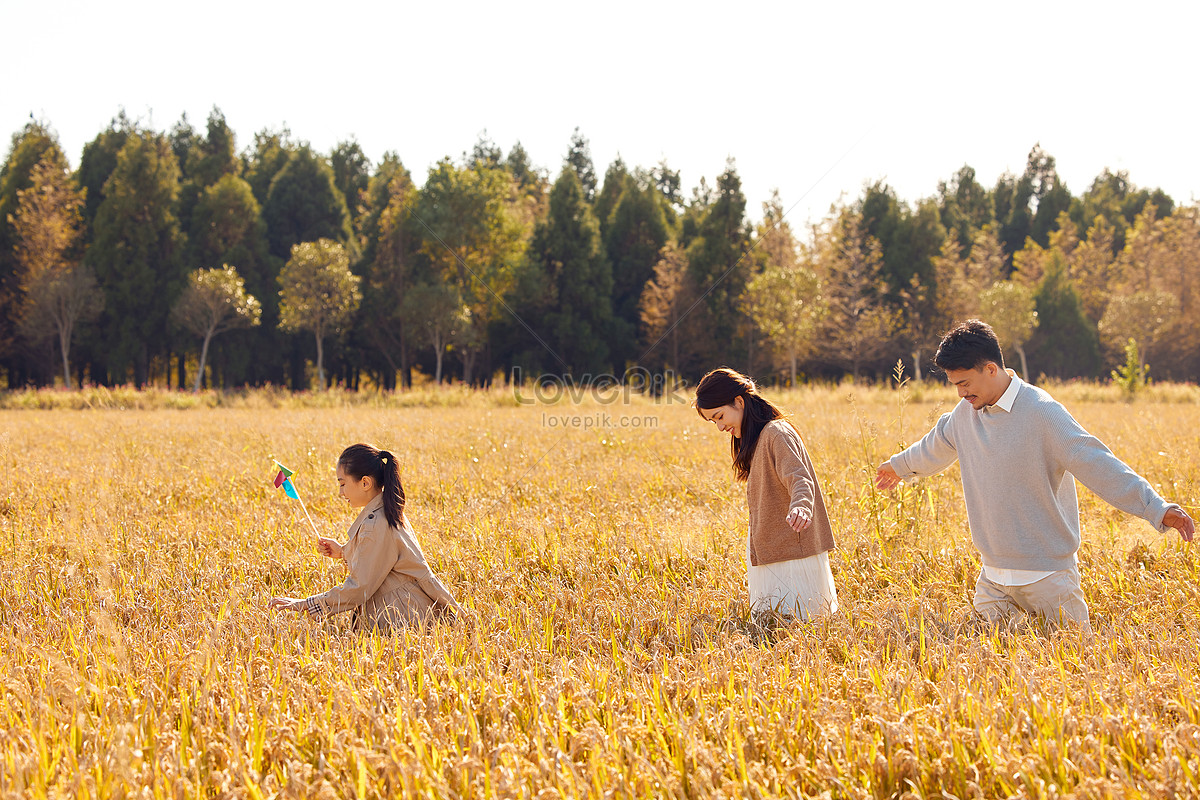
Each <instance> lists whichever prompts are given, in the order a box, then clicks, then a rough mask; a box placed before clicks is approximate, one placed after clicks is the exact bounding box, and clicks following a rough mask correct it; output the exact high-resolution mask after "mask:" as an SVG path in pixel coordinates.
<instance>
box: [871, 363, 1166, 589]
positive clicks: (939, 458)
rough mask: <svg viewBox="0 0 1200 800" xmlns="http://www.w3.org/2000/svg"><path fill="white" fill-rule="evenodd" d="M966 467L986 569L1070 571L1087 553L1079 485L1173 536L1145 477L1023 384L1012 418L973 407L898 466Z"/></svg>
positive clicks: (959, 411) (898, 459)
mask: <svg viewBox="0 0 1200 800" xmlns="http://www.w3.org/2000/svg"><path fill="white" fill-rule="evenodd" d="M955 459H957V460H958V462H959V465H960V467H961V472H962V486H963V495H964V497H965V499H966V502H967V520H968V521H969V522H970V524H971V539H972V541H974V542H975V546H976V547H978V548H979V552H980V554H981V555H982V557H983V563H984V564H987V565H989V566H993V567H1001V568H1003V569H1028V570H1046V571H1050V570H1060V569H1069V568H1070V567H1071V566H1073V565H1074V563H1075V553H1076V551H1078V550H1079V499H1078V497H1077V496H1076V494H1075V479H1076V478H1078V479H1079V482H1080V483H1082V484H1083V485H1084V486H1086V487H1087V488H1089V489H1091V490H1092V491H1093V492H1095V493H1096V494H1097V495H1098V496H1099V497H1100V498H1101V499H1103V500H1105V501H1106V502H1108V503H1109V504H1111V505H1112V506H1114V507H1116V508H1119V509H1120V510H1122V511H1124V512H1126V513H1129V514H1133V515H1134V516H1137V517H1141V518H1142V519H1144V520H1146V521H1147V522H1149V523H1150V524H1151V525H1153V526H1155V527H1156V528H1157V529H1158V530H1159V531H1160V532H1163V533H1165V532H1166V531H1168V530H1170V528H1169V527H1167V526H1165V525H1163V524H1162V520H1163V515H1165V514H1166V513H1167V510H1168V509H1170V508H1178V506H1175V505H1174V504H1172V503H1168V502H1166V501H1165V500H1164V499H1163V498H1162V497H1161V496H1159V494H1158V492H1156V491H1154V489H1153V487H1151V486H1150V484H1149V483H1147V482H1146V480H1145V479H1144V478H1142V477H1141V476H1139V475H1138V474H1137V473H1135V472H1134V471H1133V470H1132V469H1130V468H1129V467H1128V466H1126V465H1125V463H1124V462H1122V461H1121V460H1120V459H1118V458H1117V457H1116V456H1114V455H1113V454H1112V451H1111V450H1109V449H1108V448H1107V447H1105V446H1104V444H1103V443H1102V442H1101V441H1100V440H1099V439H1097V438H1096V437H1095V436H1092V435H1091V434H1090V433H1088V432H1087V431H1085V430H1084V429H1083V427H1082V426H1080V424H1079V423H1078V422H1076V421H1075V419H1074V418H1073V417H1072V416H1071V415H1070V413H1068V412H1067V410H1066V409H1065V408H1063V406H1062V404H1061V403H1059V402H1058V401H1057V400H1055V399H1054V398H1052V397H1051V396H1050V395H1049V394H1047V393H1046V392H1045V391H1043V390H1042V389H1039V388H1037V387H1036V386H1030V385H1029V384H1027V383H1023V384H1021V386H1020V388H1019V390H1018V392H1017V397H1016V400H1015V401H1014V403H1013V407H1012V410H1011V411H1009V412H1005V411H1003V410H1001V409H995V408H991V407H988V408H984V409H982V410H980V411H976V410H975V409H974V408H972V407H971V404H970V403H968V402H967V401H966V400H962V401H960V402H959V404H958V405H957V406H955V407H954V410H953V411H951V412H950V413H948V414H943V415H942V418H941V419H939V420H938V423H937V425H935V426H934V428H933V430H931V431H930V432H929V433H927V434H926V435H925V437H924V438H923V439H921V441H919V442H917V443H916V444H914V445H912V446H911V447H909V448H908V449H907V450H904V451H903V452H901V453H897V454H896V455H894V456H892V458H891V461H890V463H891V465H892V469H894V470H896V474H897V475H899V476H900V477H901V478H913V477H925V476H928V475H933V474H935V473H938V472H941V471H942V470H944V469H946V468H947V467H949V466H950V465H951V464H953V463H954V461H955Z"/></svg>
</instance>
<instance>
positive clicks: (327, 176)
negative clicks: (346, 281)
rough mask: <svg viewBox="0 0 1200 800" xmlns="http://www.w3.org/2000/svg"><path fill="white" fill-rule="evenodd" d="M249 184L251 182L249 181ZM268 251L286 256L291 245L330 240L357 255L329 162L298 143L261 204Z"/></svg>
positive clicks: (306, 146)
mask: <svg viewBox="0 0 1200 800" xmlns="http://www.w3.org/2000/svg"><path fill="white" fill-rule="evenodd" d="M251 185H252V186H253V184H251ZM263 219H264V220H265V221H266V223H267V241H268V243H269V244H270V250H271V254H272V255H274V256H275V257H277V258H289V257H290V254H291V249H292V247H293V245H296V244H299V243H300V242H315V241H316V240H318V239H330V240H333V241H336V242H339V243H341V244H342V245H343V246H345V247H346V248H347V250H348V252H349V254H350V256H351V257H356V256H357V243H356V242H355V241H354V235H353V232H352V230H351V228H350V214H349V212H348V211H347V210H346V199H345V197H344V196H343V195H342V193H341V191H340V190H339V189H338V188H337V186H336V185H335V183H334V176H333V170H332V169H331V168H330V166H329V164H327V163H326V162H325V160H324V159H322V158H321V157H320V156H318V155H317V154H316V153H314V152H313V151H312V149H311V148H310V147H309V146H308V145H301V146H300V147H299V148H298V149H297V150H296V151H295V152H294V153H292V154H291V156H290V157H289V158H288V162H287V165H286V166H284V168H283V169H281V170H280V171H279V173H278V174H277V175H276V176H275V178H274V179H273V180H272V181H271V189H270V191H269V192H268V194H267V202H266V204H265V205H264V206H263Z"/></svg>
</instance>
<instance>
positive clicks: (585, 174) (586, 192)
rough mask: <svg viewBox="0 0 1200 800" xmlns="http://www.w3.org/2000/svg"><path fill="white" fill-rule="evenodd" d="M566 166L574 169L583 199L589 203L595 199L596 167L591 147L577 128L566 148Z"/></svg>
mask: <svg viewBox="0 0 1200 800" xmlns="http://www.w3.org/2000/svg"><path fill="white" fill-rule="evenodd" d="M567 166H568V167H570V168H571V169H573V170H574V171H575V177H576V179H578V181H579V186H580V187H581V189H582V190H583V199H584V200H585V201H586V202H588V203H591V202H592V201H593V200H595V199H596V167H595V166H594V165H593V164H592V148H591V145H590V144H588V140H587V137H585V136H584V135H583V134H582V133H580V132H579V128H576V129H575V132H574V133H573V134H571V146H570V148H569V149H568V150H567Z"/></svg>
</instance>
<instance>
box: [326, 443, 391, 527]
mask: <svg viewBox="0 0 1200 800" xmlns="http://www.w3.org/2000/svg"><path fill="white" fill-rule="evenodd" d="M338 464H340V465H341V467H342V471H343V472H345V473H346V474H347V475H349V476H350V477H352V478H354V479H355V480H361V479H362V478H364V477H366V476H368V475H370V476H371V479H372V480H374V481H375V485H376V486H378V487H379V488H380V489H382V490H383V516H384V518H385V519H387V522H388V525H389V526H390V527H393V528H399V527H400V526H401V524H402V523H403V521H404V487H403V486H402V485H401V484H400V464H399V463H397V461H396V457H395V456H394V455H392V454H391V453H389V452H388V451H387V450H379V449H377V448H375V447H372V446H371V445H369V444H352V445H350V446H349V447H347V448H346V449H345V450H343V451H342V454H341V456H339V457H338Z"/></svg>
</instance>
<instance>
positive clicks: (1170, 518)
mask: <svg viewBox="0 0 1200 800" xmlns="http://www.w3.org/2000/svg"><path fill="white" fill-rule="evenodd" d="M1163 525H1167V526H1169V527H1172V528H1174V529H1175V530H1177V531H1179V536H1180V537H1181V538H1182V539H1183V540H1184V541H1185V542H1190V541H1191V540H1192V537H1193V536H1195V535H1196V523H1194V522H1192V518H1191V517H1189V516H1188V515H1187V514H1186V513H1185V512H1184V511H1183V510H1182V509H1179V508H1172V509H1169V510H1168V511H1167V513H1166V514H1163Z"/></svg>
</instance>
